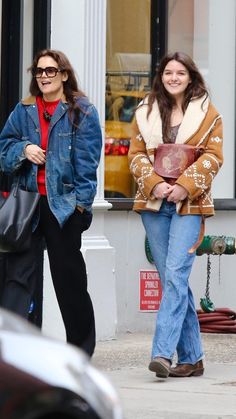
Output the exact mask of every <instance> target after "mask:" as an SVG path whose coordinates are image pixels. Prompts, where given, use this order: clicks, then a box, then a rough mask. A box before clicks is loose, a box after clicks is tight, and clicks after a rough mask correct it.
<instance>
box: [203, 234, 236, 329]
mask: <svg viewBox="0 0 236 419" xmlns="http://www.w3.org/2000/svg"><path fill="white" fill-rule="evenodd" d="M235 245H236V244H235V237H230V236H204V238H203V241H202V243H201V244H200V246H199V247H198V248H197V251H196V254H197V256H201V255H203V254H206V255H207V283H206V292H205V298H201V299H200V306H201V309H202V310H197V314H198V320H199V323H200V330H201V332H205V333H236V313H235V312H234V311H233V310H230V309H228V308H217V309H216V308H215V306H214V304H213V302H212V301H211V299H210V276H211V261H210V255H218V256H219V257H220V256H221V255H223V254H224V255H234V254H235V253H236V248H235ZM219 266H220V262H219ZM219 276H220V268H219Z"/></svg>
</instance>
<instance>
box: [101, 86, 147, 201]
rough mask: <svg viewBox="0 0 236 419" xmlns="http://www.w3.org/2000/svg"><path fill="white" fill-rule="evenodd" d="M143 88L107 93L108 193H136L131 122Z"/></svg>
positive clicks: (113, 195) (114, 195)
mask: <svg viewBox="0 0 236 419" xmlns="http://www.w3.org/2000/svg"><path fill="white" fill-rule="evenodd" d="M145 95H146V93H145V92H143V91H126V90H124V91H119V92H109V91H108V92H107V93H106V123H105V197H107V198H127V197H132V196H134V193H135V183H134V180H133V177H132V175H131V174H130V170H129V165H128V156H127V155H128V151H129V145H130V138H131V124H132V121H133V118H134V112H135V109H136V107H137V105H138V104H139V102H140V101H141V100H142V99H143V97H144V96H145Z"/></svg>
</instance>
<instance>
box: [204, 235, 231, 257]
mask: <svg viewBox="0 0 236 419" xmlns="http://www.w3.org/2000/svg"><path fill="white" fill-rule="evenodd" d="M235 245H236V244H235V237H230V236H204V238H203V241H202V243H201V244H200V246H199V247H198V248H197V251H196V254H197V256H201V255H203V254H207V255H223V254H224V255H234V254H235V253H236V249H235Z"/></svg>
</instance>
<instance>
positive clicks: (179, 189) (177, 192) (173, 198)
mask: <svg viewBox="0 0 236 419" xmlns="http://www.w3.org/2000/svg"><path fill="white" fill-rule="evenodd" d="M187 196H188V191H187V190H186V189H185V188H184V187H183V186H181V185H177V184H175V185H173V186H172V191H171V192H169V195H168V197H167V201H168V202H174V203H175V204H177V202H179V201H183V200H184V199H185V198H186V197H187Z"/></svg>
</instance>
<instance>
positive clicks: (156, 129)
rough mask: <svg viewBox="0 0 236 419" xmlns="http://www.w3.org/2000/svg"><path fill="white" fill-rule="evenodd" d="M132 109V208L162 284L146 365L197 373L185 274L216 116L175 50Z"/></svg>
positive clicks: (205, 210) (198, 228)
mask: <svg viewBox="0 0 236 419" xmlns="http://www.w3.org/2000/svg"><path fill="white" fill-rule="evenodd" d="M135 116H136V121H135V122H136V123H134V133H133V136H132V139H131V145H130V149H129V159H130V168H131V172H132V174H133V175H134V178H135V180H136V182H137V184H138V191H137V194H136V197H135V200H134V210H136V211H138V212H139V213H140V214H141V219H142V223H143V225H144V228H145V231H146V234H147V237H148V241H149V244H150V248H151V252H152V256H153V259H154V261H155V265H156V268H157V270H158V271H159V274H160V279H161V284H162V290H163V294H162V301H161V305H160V309H159V311H158V313H157V321H156V329H155V334H154V337H153V345H152V356H151V362H150V364H149V369H150V370H151V371H152V372H154V373H155V374H156V375H157V377H162V378H167V377H168V376H169V375H170V376H172V377H189V376H199V375H202V374H203V371H204V366H203V361H202V359H203V350H202V344H201V337H200V330H199V323H198V318H197V314H196V310H195V305H194V299H193V294H192V291H191V289H190V286H189V276H190V273H191V269H192V265H193V262H194V258H195V254H196V252H195V250H196V248H197V245H198V244H200V240H201V238H203V237H202V234H200V233H201V232H202V233H203V228H202V227H203V225H204V224H203V222H204V218H205V217H209V216H211V215H214V202H213V199H212V196H211V184H212V181H213V179H214V177H215V176H216V174H217V173H218V171H219V169H220V167H221V165H222V163H223V155H222V143H223V138H222V137H223V133H222V118H221V115H220V114H219V113H218V111H217V110H216V109H215V107H214V106H213V104H212V103H211V101H210V100H209V95H208V91H207V88H206V86H205V82H204V80H203V78H202V75H201V74H200V72H199V70H198V68H197V67H196V65H195V63H194V62H193V60H192V59H191V58H190V57H189V56H188V55H186V54H184V53H181V52H175V53H170V54H168V55H166V56H165V57H163V59H162V61H161V62H160V65H159V66H158V68H157V74H156V76H155V78H154V81H153V86H152V90H151V92H150V94H149V95H148V96H147V97H146V98H145V99H144V100H143V102H141V104H140V106H139V107H138V108H137V110H136V114H135ZM191 155H192V157H193V156H194V158H193V159H192V157H191ZM198 242H199V243H198ZM175 351H176V352H177V365H176V366H175V367H172V360H173V357H174V354H175Z"/></svg>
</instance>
